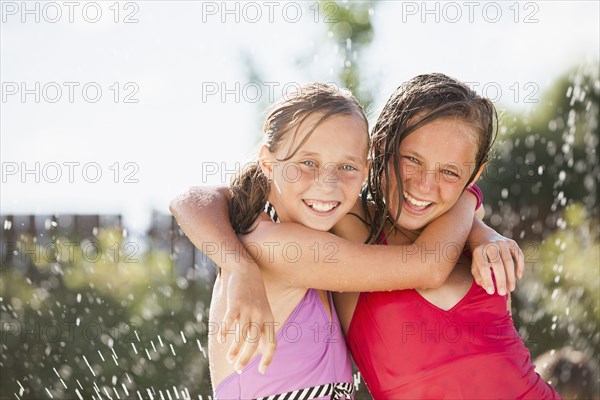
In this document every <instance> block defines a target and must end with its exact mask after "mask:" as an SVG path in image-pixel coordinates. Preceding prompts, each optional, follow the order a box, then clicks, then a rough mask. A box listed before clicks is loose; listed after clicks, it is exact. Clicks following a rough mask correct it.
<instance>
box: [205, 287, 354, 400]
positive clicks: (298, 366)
mask: <svg viewBox="0 0 600 400" xmlns="http://www.w3.org/2000/svg"><path fill="white" fill-rule="evenodd" d="M327 297H328V299H329V305H330V308H331V319H332V320H331V321H330V320H329V316H328V314H327V311H326V309H325V307H324V306H323V303H322V302H321V300H320V298H319V295H318V294H317V291H316V290H315V289H308V291H307V292H306V294H305V295H304V297H303V298H302V300H301V301H300V303H299V304H298V305H297V306H296V308H295V309H294V311H292V313H291V315H290V316H289V318H288V319H287V321H286V322H285V324H284V325H283V326H282V327H281V329H280V330H279V332H278V333H277V351H276V352H275V355H274V356H273V360H272V363H271V365H270V366H269V368H267V371H266V372H265V374H264V375H262V374H261V373H260V372H258V363H259V360H260V357H259V356H257V357H255V358H254V359H253V360H252V361H250V363H249V364H248V366H246V368H244V370H243V371H242V373H241V374H238V373H236V372H234V373H232V374H231V375H229V376H228V377H226V378H225V379H224V380H223V381H222V382H221V383H220V384H219V386H218V387H217V388H216V389H215V399H216V400H232V399H261V398H264V399H269V400H278V399H284V398H285V399H295V400H308V399H341V398H347V399H351V398H353V396H352V393H353V391H354V385H353V380H352V366H351V363H350V355H349V353H348V349H347V348H346V343H345V340H344V336H343V334H342V331H341V327H340V322H339V319H338V317H337V314H336V312H335V308H334V305H333V301H332V298H331V293H329V292H328V293H327Z"/></svg>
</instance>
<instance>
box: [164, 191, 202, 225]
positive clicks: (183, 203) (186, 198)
mask: <svg viewBox="0 0 600 400" xmlns="http://www.w3.org/2000/svg"><path fill="white" fill-rule="evenodd" d="M196 190H197V188H196V187H190V188H189V189H188V190H186V191H185V192H182V193H180V194H178V195H177V196H175V197H174V198H173V199H171V201H170V202H169V211H170V212H171V214H173V216H174V217H175V218H177V216H178V215H181V213H182V212H184V211H185V209H186V207H187V206H188V205H189V204H190V203H192V202H193V200H194V195H195V193H196Z"/></svg>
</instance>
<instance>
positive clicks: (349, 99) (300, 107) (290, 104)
mask: <svg viewBox="0 0 600 400" xmlns="http://www.w3.org/2000/svg"><path fill="white" fill-rule="evenodd" d="M314 113H319V114H320V118H319V119H318V121H317V122H316V124H315V125H314V126H312V128H311V129H310V131H309V132H308V133H307V134H306V136H305V137H304V138H303V139H302V141H301V142H300V143H299V144H298V145H297V146H295V148H293V149H291V150H290V151H289V152H288V154H287V155H286V156H285V157H284V158H283V159H282V160H279V161H287V160H289V159H290V158H292V157H293V156H294V155H295V154H296V153H297V152H298V150H299V149H300V148H301V147H302V145H303V144H304V143H305V142H306V141H307V140H308V138H309V137H310V136H311V135H312V133H313V132H314V130H315V129H316V128H317V127H318V126H319V125H320V124H321V123H323V121H325V120H326V119H327V118H329V117H332V116H335V115H349V116H355V117H356V118H358V119H360V120H361V121H363V122H364V123H365V135H366V136H367V143H369V136H368V130H367V126H368V122H367V118H366V117H365V113H364V111H363V108H362V106H361V105H360V103H359V102H358V100H356V98H355V97H354V96H353V95H352V94H351V93H350V91H348V90H345V89H340V88H337V87H334V86H331V85H327V84H323V83H311V84H308V85H304V86H302V87H299V88H298V89H297V90H296V91H294V92H293V93H288V94H287V95H286V96H285V98H283V99H282V100H281V101H280V102H279V103H277V104H276V105H275V106H274V108H273V110H272V111H271V113H270V114H269V115H268V116H267V119H266V121H265V123H264V126H263V131H264V134H265V139H264V144H265V146H267V148H268V149H269V151H271V152H277V151H278V149H279V148H280V146H281V145H282V144H283V143H284V142H285V141H286V140H287V139H288V134H293V137H292V138H291V139H292V140H295V139H296V137H297V135H298V134H299V129H298V128H299V127H300V125H301V124H302V123H303V122H304V121H306V119H307V118H308V117H309V116H310V115H312V114H314ZM292 143H293V142H292ZM366 151H368V148H367V149H365V152H366ZM229 190H230V193H231V200H230V203H229V219H230V221H231V225H232V227H233V229H234V231H235V232H236V233H247V232H249V230H250V228H251V227H252V225H253V223H254V221H255V220H256V218H257V217H258V216H259V215H260V213H261V212H262V211H263V208H264V206H265V203H266V202H267V198H268V196H269V191H270V183H269V182H268V180H267V177H266V176H265V175H264V174H263V172H262V170H261V168H260V166H259V164H258V161H256V162H253V163H252V164H250V165H249V166H248V167H247V168H245V169H244V171H243V172H242V173H241V174H240V175H239V176H237V177H236V178H235V179H234V180H233V182H232V183H231V185H230V187H229Z"/></svg>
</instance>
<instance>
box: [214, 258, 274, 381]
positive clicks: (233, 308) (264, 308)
mask: <svg viewBox="0 0 600 400" xmlns="http://www.w3.org/2000/svg"><path fill="white" fill-rule="evenodd" d="M221 326H222V328H223V329H221V330H220V335H221V336H220V339H221V341H222V342H223V341H225V336H226V335H227V333H233V332H235V335H234V337H235V339H234V341H233V343H232V344H231V347H230V348H229V352H228V354H227V360H228V361H229V362H231V363H235V370H236V371H238V372H241V371H242V369H244V367H245V366H246V365H247V364H248V362H249V361H250V359H251V358H252V355H253V354H254V353H255V351H256V349H257V348H258V347H259V345H260V350H259V352H260V353H262V358H261V361H260V364H259V366H258V370H259V371H260V372H261V373H263V374H264V373H265V370H266V369H267V367H268V366H269V364H271V361H272V359H273V354H275V350H276V349H277V341H276V336H275V322H274V318H273V313H272V312H271V307H270V305H269V301H268V299H267V293H266V291H265V285H264V283H263V279H262V275H261V273H260V271H259V269H258V266H257V265H256V264H252V265H250V266H248V267H247V268H236V269H235V270H234V271H232V273H231V275H230V277H229V282H228V283H227V312H226V313H225V316H224V317H223V323H222V324H221ZM242 335H244V336H242Z"/></svg>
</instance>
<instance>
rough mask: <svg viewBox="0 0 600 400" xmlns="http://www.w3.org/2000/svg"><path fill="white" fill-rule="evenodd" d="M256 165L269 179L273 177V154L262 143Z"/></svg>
mask: <svg viewBox="0 0 600 400" xmlns="http://www.w3.org/2000/svg"><path fill="white" fill-rule="evenodd" d="M258 166H259V167H260V169H261V170H262V172H263V174H264V175H265V176H266V177H267V179H268V180H269V181H271V180H272V179H273V155H272V154H271V151H270V150H269V148H268V147H267V146H265V145H262V146H261V148H260V151H259V153H258Z"/></svg>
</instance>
